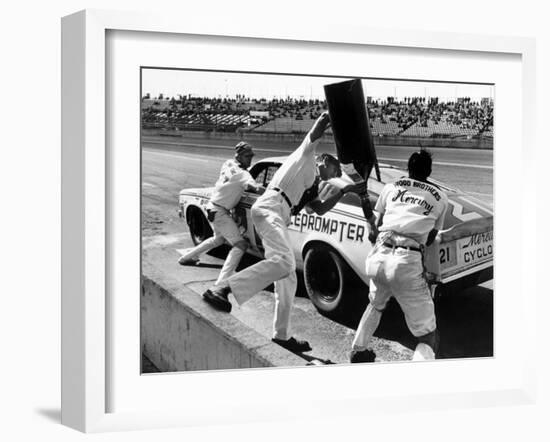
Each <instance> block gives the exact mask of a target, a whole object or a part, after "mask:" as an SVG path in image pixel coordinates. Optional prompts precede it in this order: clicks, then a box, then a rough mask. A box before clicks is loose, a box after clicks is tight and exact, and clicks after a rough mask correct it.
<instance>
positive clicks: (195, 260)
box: [178, 256, 199, 266]
mask: <svg viewBox="0 0 550 442" xmlns="http://www.w3.org/2000/svg"><path fill="white" fill-rule="evenodd" d="M198 263H199V258H187V259H184V258H183V256H182V257H181V258H180V259H178V264H179V265H180V266H196V265H197V264H198Z"/></svg>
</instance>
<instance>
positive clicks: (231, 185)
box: [210, 160, 256, 210]
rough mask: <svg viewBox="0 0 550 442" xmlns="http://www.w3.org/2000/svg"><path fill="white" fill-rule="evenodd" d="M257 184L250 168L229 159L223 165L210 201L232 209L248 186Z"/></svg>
mask: <svg viewBox="0 0 550 442" xmlns="http://www.w3.org/2000/svg"><path fill="white" fill-rule="evenodd" d="M255 184H256V182H255V181H254V178H252V176H251V175H250V173H249V172H248V170H246V169H243V168H242V167H241V166H239V163H237V161H236V160H227V161H226V162H225V163H223V165H222V168H221V170H220V177H219V178H218V181H216V185H215V187H214V191H213V192H212V196H211V197H210V202H211V203H213V204H215V205H218V206H222V207H224V208H225V209H227V210H231V209H233V207H235V206H236V205H237V203H238V202H239V200H240V199H241V197H242V196H243V193H244V191H245V189H246V187H247V186H248V185H252V186H253V185H255Z"/></svg>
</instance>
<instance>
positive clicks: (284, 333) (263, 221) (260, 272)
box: [227, 191, 297, 340]
mask: <svg viewBox="0 0 550 442" xmlns="http://www.w3.org/2000/svg"><path fill="white" fill-rule="evenodd" d="M268 192H269V193H268ZM251 214H252V221H253V223H254V226H255V227H256V230H257V232H258V234H259V235H260V237H261V238H262V243H263V246H264V249H265V259H264V260H262V261H260V262H258V263H256V264H254V265H252V266H250V267H247V268H246V269H244V270H242V271H240V272H238V273H236V274H235V275H233V276H232V277H230V278H229V279H228V281H227V282H228V283H229V286H230V287H231V292H232V293H233V296H235V299H236V300H237V302H238V303H239V304H242V303H244V302H246V301H248V300H249V299H250V298H252V297H253V296H254V295H256V294H257V293H258V292H260V291H261V290H263V289H265V288H266V287H267V286H269V285H270V284H271V283H275V315H274V320H273V337H274V338H276V339H284V340H286V339H289V338H290V337H291V334H290V314H291V310H292V304H293V302H294V296H295V294H296V286H297V278H296V261H295V258H294V252H293V250H292V244H291V242H290V239H289V235H288V230H287V225H288V222H289V220H290V216H289V207H288V205H287V203H286V201H284V200H283V198H282V196H281V195H279V194H278V193H275V192H273V191H267V192H266V194H264V195H263V196H262V197H261V198H260V199H258V201H256V203H255V204H254V205H253V206H252V209H251Z"/></svg>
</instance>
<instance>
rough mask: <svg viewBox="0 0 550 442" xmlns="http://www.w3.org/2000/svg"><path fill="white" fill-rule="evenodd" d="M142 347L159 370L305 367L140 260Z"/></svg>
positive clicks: (302, 361)
mask: <svg viewBox="0 0 550 442" xmlns="http://www.w3.org/2000/svg"><path fill="white" fill-rule="evenodd" d="M141 346H142V351H143V353H144V354H145V355H146V356H147V357H148V358H149V359H150V360H151V362H152V363H153V364H154V365H155V366H156V367H157V368H158V369H159V370H160V371H161V372H173V371H191V370H193V371H194V370H219V369H235V368H257V367H290V366H304V365H306V363H307V361H305V360H304V359H302V358H300V357H298V356H296V355H294V354H292V353H290V352H288V351H286V350H284V349H283V348H281V347H280V346H278V345H276V344H273V343H272V342H271V340H270V339H268V338H266V337H265V336H262V335H260V334H259V333H258V332H256V331H255V330H253V329H251V328H249V327H248V326H246V325H245V324H243V323H242V322H240V321H239V320H237V319H236V318H235V317H234V316H232V315H230V314H229V315H228V314H226V313H223V312H218V311H216V310H214V309H212V308H211V307H210V306H209V305H207V304H206V303H205V302H204V301H203V300H202V299H201V298H200V296H199V295H198V294H197V293H196V292H194V291H192V290H190V289H189V288H187V287H185V286H183V285H182V284H181V282H178V281H173V280H169V279H167V278H166V277H163V276H162V275H161V274H160V273H159V272H158V271H156V270H155V269H154V268H153V267H152V266H148V265H147V263H144V269H143V273H142V283H141Z"/></svg>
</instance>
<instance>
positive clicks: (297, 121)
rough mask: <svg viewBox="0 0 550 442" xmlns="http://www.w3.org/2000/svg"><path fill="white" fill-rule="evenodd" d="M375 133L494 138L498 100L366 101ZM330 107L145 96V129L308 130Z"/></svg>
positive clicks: (321, 103)
mask: <svg viewBox="0 0 550 442" xmlns="http://www.w3.org/2000/svg"><path fill="white" fill-rule="evenodd" d="M366 106H367V110H368V113H369V120H370V125H371V128H372V133H373V135H374V136H377V137H386V136H388V137H398V136H403V137H420V138H460V137H464V138H475V137H479V138H481V137H483V138H487V137H488V138H490V137H492V136H493V103H492V100H489V99H485V100H483V101H482V102H481V103H477V102H472V101H470V99H469V98H461V99H457V100H455V101H450V102H440V101H439V99H438V98H425V97H412V98H404V99H402V100H400V101H398V100H396V99H395V98H394V97H388V98H387V99H384V100H373V99H371V98H370V97H369V99H368V100H367V103H366ZM326 108H327V106H326V102H325V101H323V100H304V99H292V98H287V99H282V100H281V99H273V100H267V99H265V98H261V99H257V98H256V99H250V98H247V97H243V96H237V97H235V98H231V99H230V98H223V99H222V98H208V97H190V96H189V97H182V96H180V97H179V98H178V99H176V98H171V99H163V100H160V99H145V98H144V99H143V100H142V126H143V128H145V129H148V128H155V129H166V130H194V131H201V130H202V131H220V132H234V131H237V130H241V131H253V132H257V133H267V134H269V133H273V134H274V133H277V134H285V133H287V134H298V133H306V132H307V131H308V130H309V129H310V128H311V126H312V124H313V122H314V121H315V119H316V118H317V117H318V116H319V115H320V114H321V112H323V110H325V109H326Z"/></svg>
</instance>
